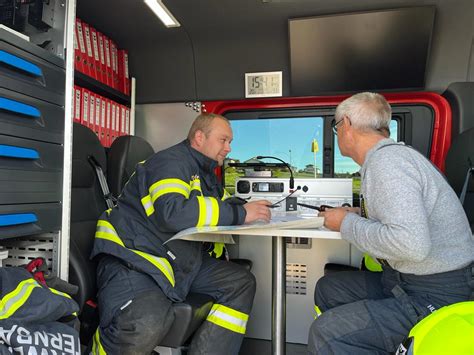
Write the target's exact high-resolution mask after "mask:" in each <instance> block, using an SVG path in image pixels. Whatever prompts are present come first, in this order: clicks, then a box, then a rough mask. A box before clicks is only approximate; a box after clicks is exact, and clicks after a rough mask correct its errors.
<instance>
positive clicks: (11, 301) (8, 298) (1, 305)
mask: <svg viewBox="0 0 474 355" xmlns="http://www.w3.org/2000/svg"><path fill="white" fill-rule="evenodd" d="M36 287H41V286H40V285H39V284H38V282H36V280H34V279H26V280H23V281H22V282H20V283H19V284H18V285H17V287H16V288H15V289H14V290H13V291H12V292H10V293H8V294H6V295H5V297H3V298H2V299H1V300H0V319H6V318H8V317H10V316H11V315H13V313H15V312H16V311H17V310H18V309H19V308H20V307H21V306H23V305H24V304H25V302H26V301H27V300H28V298H29V297H30V295H31V292H33V289H34V288H36Z"/></svg>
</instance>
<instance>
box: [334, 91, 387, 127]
mask: <svg viewBox="0 0 474 355" xmlns="http://www.w3.org/2000/svg"><path fill="white" fill-rule="evenodd" d="M344 116H347V117H348V118H349V120H350V121H351V124H352V126H354V128H357V129H360V130H362V131H379V132H381V133H382V134H384V135H386V136H389V135H390V120H391V119H392V108H391V107H390V105H389V103H388V102H387V100H385V98H384V97H383V96H382V95H380V94H376V93H373V92H362V93H359V94H355V95H353V96H351V97H349V98H348V99H345V100H344V101H342V102H341V103H340V104H339V105H338V106H337V108H336V117H335V118H336V122H339V120H341V119H342V118H343V117H344Z"/></svg>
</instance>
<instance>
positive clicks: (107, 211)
mask: <svg viewBox="0 0 474 355" xmlns="http://www.w3.org/2000/svg"><path fill="white" fill-rule="evenodd" d="M105 212H106V213H107V215H108V216H110V212H112V209H111V208H109V209H108V210H105Z"/></svg>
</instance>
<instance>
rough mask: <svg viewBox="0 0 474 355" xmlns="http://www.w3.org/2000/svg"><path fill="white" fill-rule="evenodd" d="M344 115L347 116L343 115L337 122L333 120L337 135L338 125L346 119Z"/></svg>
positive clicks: (333, 129) (333, 128)
mask: <svg viewBox="0 0 474 355" xmlns="http://www.w3.org/2000/svg"><path fill="white" fill-rule="evenodd" d="M344 117H345V116H343V117H342V118H341V119H340V120H339V121H337V122H336V121H332V122H333V124H332V131H333V132H334V134H335V135H336V136H337V130H338V127H337V126H339V125H340V124H341V122H343V121H344Z"/></svg>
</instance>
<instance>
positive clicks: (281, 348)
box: [272, 237, 286, 355]
mask: <svg viewBox="0 0 474 355" xmlns="http://www.w3.org/2000/svg"><path fill="white" fill-rule="evenodd" d="M272 273H273V278H272V354H275V355H285V353H286V349H285V346H286V242H285V238H284V237H273V238H272Z"/></svg>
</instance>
